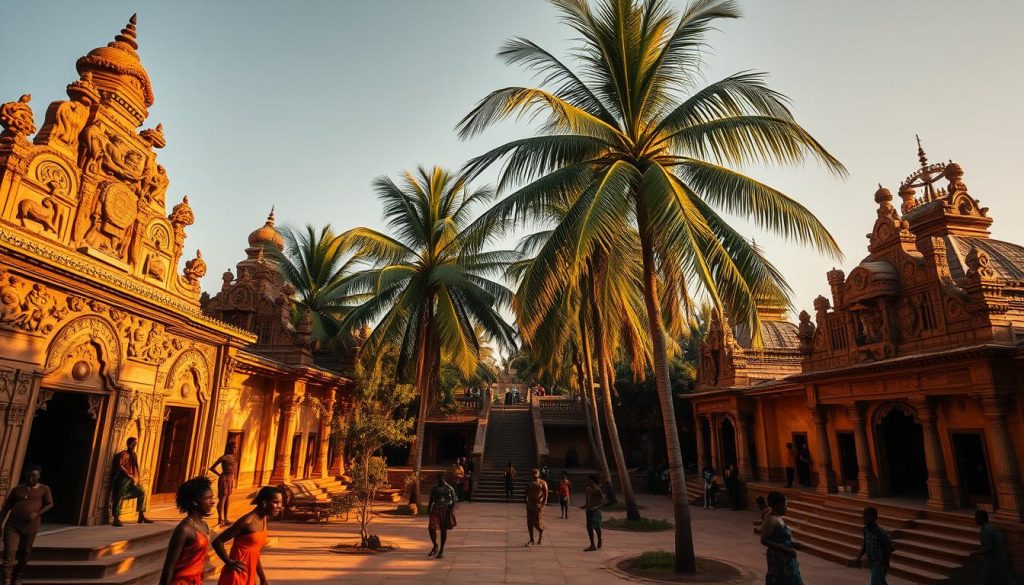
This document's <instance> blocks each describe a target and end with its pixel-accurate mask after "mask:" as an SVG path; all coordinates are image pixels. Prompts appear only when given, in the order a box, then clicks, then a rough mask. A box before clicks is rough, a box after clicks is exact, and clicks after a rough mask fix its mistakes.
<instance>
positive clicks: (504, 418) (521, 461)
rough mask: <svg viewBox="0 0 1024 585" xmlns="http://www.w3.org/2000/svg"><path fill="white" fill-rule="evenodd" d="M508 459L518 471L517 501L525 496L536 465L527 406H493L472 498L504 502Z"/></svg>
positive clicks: (482, 500) (531, 426)
mask: <svg viewBox="0 0 1024 585" xmlns="http://www.w3.org/2000/svg"><path fill="white" fill-rule="evenodd" d="M509 461H511V462H512V465H513V466H514V467H515V468H516V473H517V474H518V476H517V478H516V483H515V488H514V490H513V493H514V494H515V500H516V501H522V500H523V499H524V498H525V497H526V484H528V483H529V482H530V472H531V471H532V470H533V468H534V467H536V466H537V456H536V449H535V447H534V444H533V419H532V418H531V416H530V407H529V406H527V405H514V406H509V405H500V406H498V405H495V406H494V407H492V408H491V412H490V416H489V417H488V423H487V443H486V445H485V447H484V463H483V469H481V471H480V475H479V478H477V480H476V484H475V485H474V486H473V501H480V502H504V501H505V466H506V465H508V462H509Z"/></svg>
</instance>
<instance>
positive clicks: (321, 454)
mask: <svg viewBox="0 0 1024 585" xmlns="http://www.w3.org/2000/svg"><path fill="white" fill-rule="evenodd" d="M323 404H324V411H323V412H322V413H321V414H320V431H319V433H317V440H318V441H320V444H319V445H317V452H316V464H315V465H313V477H327V453H328V449H329V448H330V446H331V420H333V418H334V390H331V391H329V392H328V393H327V394H326V396H325V399H324V402H323Z"/></svg>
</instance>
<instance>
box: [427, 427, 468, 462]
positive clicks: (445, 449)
mask: <svg viewBox="0 0 1024 585" xmlns="http://www.w3.org/2000/svg"><path fill="white" fill-rule="evenodd" d="M467 455H468V454H467V453H466V437H464V436H463V435H462V433H459V432H456V431H448V432H446V433H441V435H440V436H438V437H437V455H436V457H435V458H434V461H435V463H438V464H441V463H450V462H452V461H454V460H455V459H456V458H458V457H466V456H467Z"/></svg>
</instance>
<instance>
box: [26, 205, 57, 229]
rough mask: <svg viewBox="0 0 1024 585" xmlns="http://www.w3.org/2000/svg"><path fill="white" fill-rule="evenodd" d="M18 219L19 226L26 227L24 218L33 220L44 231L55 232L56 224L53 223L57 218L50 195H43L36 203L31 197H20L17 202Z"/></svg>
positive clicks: (55, 207)
mask: <svg viewBox="0 0 1024 585" xmlns="http://www.w3.org/2000/svg"><path fill="white" fill-rule="evenodd" d="M17 218H18V221H19V222H21V227H28V224H26V223H25V221H26V220H28V221H32V222H35V223H37V224H39V225H40V226H42V228H43V231H44V232H52V233H53V234H56V233H57V226H56V225H54V224H55V223H56V219H57V204H56V203H55V202H54V200H53V198H52V197H43V199H42V201H39V202H38V203H37V202H36V201H34V200H32V199H22V200H21V201H19V202H18V215H17Z"/></svg>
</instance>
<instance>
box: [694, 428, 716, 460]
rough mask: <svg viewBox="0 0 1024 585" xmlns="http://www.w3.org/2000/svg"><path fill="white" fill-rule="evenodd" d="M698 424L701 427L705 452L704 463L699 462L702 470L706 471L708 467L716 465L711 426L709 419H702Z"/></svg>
mask: <svg viewBox="0 0 1024 585" xmlns="http://www.w3.org/2000/svg"><path fill="white" fill-rule="evenodd" d="M698 424H699V425H700V437H701V441H702V442H703V443H704V444H703V445H702V448H703V450H704V461H700V462H698V465H699V466H700V469H704V468H705V467H707V466H708V465H711V466H712V467H713V466H714V463H713V462H712V460H713V457H712V451H711V440H712V435H711V425H710V424H708V419H706V418H704V417H701V418H700V422H699V423H698Z"/></svg>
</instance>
